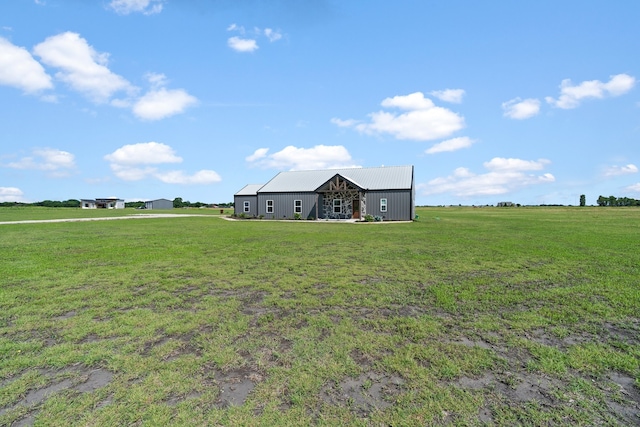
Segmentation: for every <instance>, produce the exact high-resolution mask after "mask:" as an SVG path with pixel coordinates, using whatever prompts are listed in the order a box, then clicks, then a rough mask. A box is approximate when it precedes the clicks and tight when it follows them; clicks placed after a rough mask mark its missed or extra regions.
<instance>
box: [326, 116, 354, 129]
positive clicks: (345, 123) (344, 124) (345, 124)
mask: <svg viewBox="0 0 640 427" xmlns="http://www.w3.org/2000/svg"><path fill="white" fill-rule="evenodd" d="M331 123H333V124H334V125H336V126H338V127H341V128H350V127H354V126H355V125H357V124H358V123H360V122H358V121H357V120H353V119H349V120H341V119H338V118H336V117H334V118H332V119H331Z"/></svg>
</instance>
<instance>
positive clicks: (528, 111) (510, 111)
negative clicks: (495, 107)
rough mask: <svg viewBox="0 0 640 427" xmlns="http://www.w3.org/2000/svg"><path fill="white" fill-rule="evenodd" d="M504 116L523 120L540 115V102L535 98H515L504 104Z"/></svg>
mask: <svg viewBox="0 0 640 427" xmlns="http://www.w3.org/2000/svg"><path fill="white" fill-rule="evenodd" d="M502 109H503V110H504V116H505V117H509V118H510V119H517V120H523V119H528V118H531V117H533V116H536V115H538V113H539V112H540V100H538V99H535V98H528V99H520V98H514V99H512V100H510V101H507V102H503V103H502Z"/></svg>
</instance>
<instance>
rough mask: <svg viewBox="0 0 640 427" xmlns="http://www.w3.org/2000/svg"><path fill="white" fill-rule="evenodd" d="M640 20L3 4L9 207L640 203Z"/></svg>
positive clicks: (1, 64) (184, 4) (628, 6)
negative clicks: (294, 191) (343, 188)
mask: <svg viewBox="0 0 640 427" xmlns="http://www.w3.org/2000/svg"><path fill="white" fill-rule="evenodd" d="M638 16H640V2H637V1H635V0H628V1H608V2H605V1H591V0H581V1H574V0H566V1H556V0H554V1H547V0H541V1H535V2H533V1H532V2H524V1H518V2H516V1H506V0H504V1H502V0H494V1H486V2H478V1H472V0H468V1H462V0H451V1H441V0H438V1H429V0H421V1H397V2H391V1H379V0H372V1H366V2H364V1H347V2H345V1H321V0H316V1H298V0H270V1H267V0H262V1H260V0H246V1H233V0H215V1H214V0H102V1H84V0H82V1H81V0H11V1H3V2H0V99H1V100H2V102H1V103H0V201H22V202H33V201H41V200H47V199H48V200H67V199H81V198H98V197H112V196H115V197H120V198H123V199H125V200H127V201H133V200H151V199H156V198H167V199H174V198H175V197H182V198H183V199H184V200H189V201H192V202H196V201H200V202H212V203H215V202H229V201H232V200H233V194H234V193H235V192H236V191H238V190H239V189H240V188H242V187H243V186H244V185H245V184H259V183H266V182H267V181H268V180H269V179H270V178H271V177H272V176H274V175H275V174H276V173H277V172H278V171H282V170H295V169H297V170H304V169H323V168H333V167H351V166H353V167H377V166H381V165H386V166H397V165H414V166H415V180H416V187H417V192H416V203H417V204H419V205H440V204H456V205H457V204H464V205H471V204H475V205H484V204H496V203H497V202H500V201H512V202H514V203H521V204H573V205H575V204H578V202H579V197H580V195H581V194H585V195H586V196H587V204H595V203H596V199H597V197H598V196H599V195H604V196H609V195H614V196H617V197H622V196H626V197H634V198H640V174H639V173H638V165H639V164H640V145H639V144H638V142H639V140H640V138H639V137H640V92H639V91H638V88H637V86H638V81H637V79H638V78H639V76H640V55H638V52H640V26H638Z"/></svg>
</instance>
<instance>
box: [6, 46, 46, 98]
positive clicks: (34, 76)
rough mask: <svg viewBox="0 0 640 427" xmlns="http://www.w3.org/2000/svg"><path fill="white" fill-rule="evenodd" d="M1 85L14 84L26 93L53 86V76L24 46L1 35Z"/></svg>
mask: <svg viewBox="0 0 640 427" xmlns="http://www.w3.org/2000/svg"><path fill="white" fill-rule="evenodd" d="M0 85H7V86H13V87H16V88H18V89H21V90H23V91H24V92H26V93H34V92H39V91H41V90H45V89H51V88H53V83H52V82H51V77H50V76H49V75H48V74H47V73H46V72H45V70H44V68H43V67H42V65H40V63H39V62H38V61H36V60H35V59H33V57H32V56H31V54H30V53H29V52H28V51H27V50H26V49H25V48H22V47H18V46H15V45H13V44H11V42H9V41H8V40H6V39H4V38H2V37H0Z"/></svg>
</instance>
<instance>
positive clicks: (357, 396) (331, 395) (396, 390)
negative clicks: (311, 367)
mask: <svg viewBox="0 0 640 427" xmlns="http://www.w3.org/2000/svg"><path fill="white" fill-rule="evenodd" d="M404 383H405V382H404V380H403V379H402V378H400V377H399V376H396V375H384V374H378V373H375V372H372V371H369V372H366V373H364V374H362V375H360V376H359V377H357V378H345V379H344V380H342V381H340V382H337V383H336V382H332V383H330V384H327V385H326V386H324V387H323V388H322V391H321V393H320V397H321V399H322V401H323V402H325V403H326V404H329V405H335V406H346V407H348V408H349V409H350V410H351V411H352V412H355V413H357V414H358V415H359V416H367V415H369V414H370V413H371V412H373V411H377V410H380V411H382V410H385V409H387V408H389V407H390V406H392V405H393V403H394V401H395V398H396V397H397V396H398V395H399V394H400V393H401V392H402V389H403V385H404Z"/></svg>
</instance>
